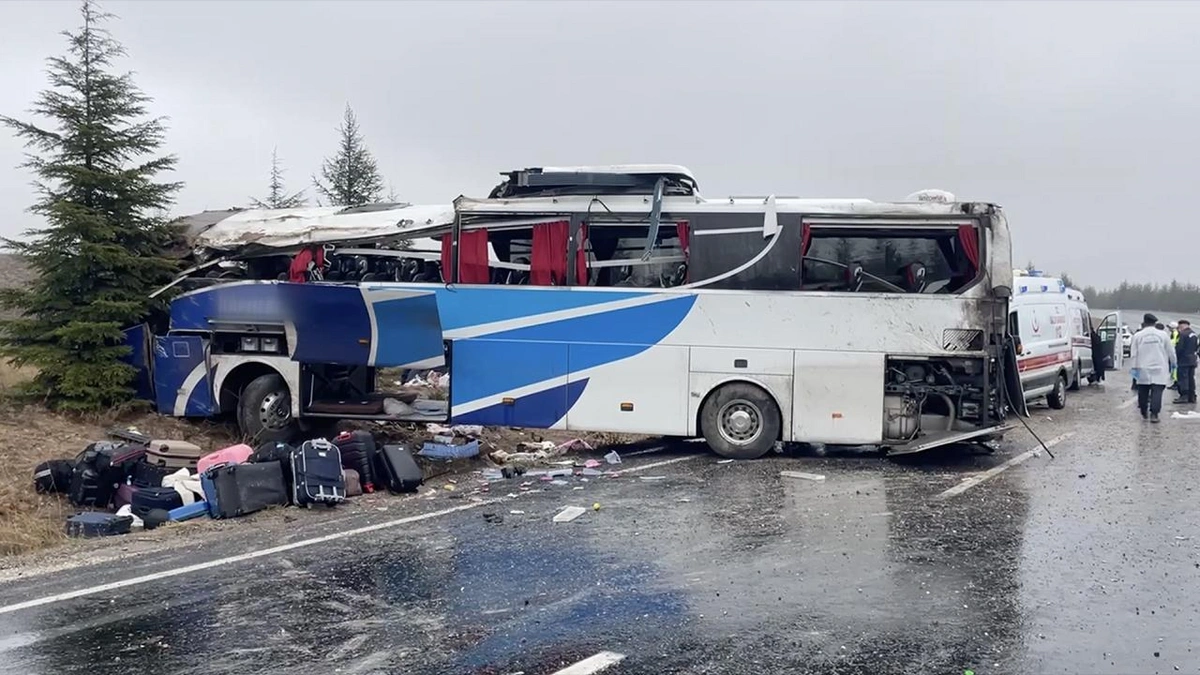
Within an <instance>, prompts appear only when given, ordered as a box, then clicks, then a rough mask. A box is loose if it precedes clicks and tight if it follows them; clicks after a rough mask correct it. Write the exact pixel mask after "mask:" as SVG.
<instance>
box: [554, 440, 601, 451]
mask: <svg viewBox="0 0 1200 675" xmlns="http://www.w3.org/2000/svg"><path fill="white" fill-rule="evenodd" d="M554 450H555V451H556V452H558V454H560V455H561V454H565V453H567V452H591V451H592V446H590V445H588V442H587V441H585V440H583V439H582V438H572V439H571V440H569V441H567V442H565V443H559V444H558V445H556V446H554Z"/></svg>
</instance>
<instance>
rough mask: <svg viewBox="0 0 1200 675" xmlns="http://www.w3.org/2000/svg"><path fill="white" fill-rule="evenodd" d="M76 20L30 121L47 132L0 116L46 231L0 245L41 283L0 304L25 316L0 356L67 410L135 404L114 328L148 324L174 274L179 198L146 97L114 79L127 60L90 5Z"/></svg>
mask: <svg viewBox="0 0 1200 675" xmlns="http://www.w3.org/2000/svg"><path fill="white" fill-rule="evenodd" d="M81 13H82V16H83V23H82V26H81V27H80V28H79V30H78V32H74V33H73V32H69V31H67V32H64V33H63V35H64V36H65V37H66V38H67V40H68V43H69V45H70V46H69V50H68V51H67V53H66V54H65V55H63V56H59V57H54V58H51V59H49V60H48V64H49V65H48V69H47V73H48V76H49V81H50V86H49V88H47V89H46V90H45V91H43V92H42V93H41V94H40V95H39V97H38V98H37V100H36V101H35V102H34V105H33V108H32V110H31V111H30V112H31V113H32V114H34V115H36V116H37V117H40V118H44V119H45V120H47V122H48V123H49V125H48V126H37V124H35V123H34V122H25V121H20V120H17V119H14V118H12V117H7V116H0V123H3V124H4V125H6V126H8V127H10V128H11V129H13V130H14V132H15V133H16V135H17V136H18V137H19V138H22V139H23V140H24V141H25V143H26V147H28V148H30V152H29V154H28V155H27V157H26V161H25V162H24V164H23V165H22V166H23V167H26V168H29V169H30V170H32V172H33V173H34V174H35V176H36V181H35V183H34V185H35V187H36V190H37V194H38V198H37V201H36V202H35V203H34V204H33V206H32V207H31V208H30V211H31V212H32V213H34V214H37V215H39V216H41V217H43V218H44V219H45V221H46V225H45V227H42V228H40V229H31V230H27V231H26V232H25V233H24V234H25V239H24V240H23V241H13V240H5V241H4V244H5V245H6V246H7V247H8V248H10V249H12V250H14V251H15V252H16V253H17V254H18V255H19V256H20V257H21V258H23V259H24V261H25V262H26V263H27V264H28V265H29V266H31V267H32V268H33V269H34V270H35V271H36V272H37V273H38V278H37V280H36V281H35V282H34V283H33V284H31V285H30V286H28V287H26V288H24V289H12V290H9V291H7V292H5V293H4V294H3V295H2V296H0V304H2V305H3V306H4V307H7V308H8V309H12V310H16V311H17V312H18V313H20V314H21V318H18V319H16V320H11V321H7V322H4V324H3V325H0V356H3V357H8V358H11V359H12V360H13V361H14V362H15V363H17V364H18V365H31V366H34V367H35V368H36V369H37V373H38V374H37V376H36V378H35V379H34V381H33V382H32V383H31V385H30V393H33V392H36V393H37V394H38V395H39V396H41V397H44V400H45V401H46V403H47V404H48V405H50V406H51V407H54V408H58V409H66V410H90V409H98V408H104V407H109V406H112V405H114V404H117V403H119V402H121V401H123V400H126V399H128V398H129V397H130V396H131V394H132V392H133V390H132V388H131V387H130V386H129V383H130V381H131V379H132V377H133V375H134V373H135V370H134V368H133V367H131V366H129V365H127V364H124V363H121V362H120V361H119V359H120V357H122V356H123V355H125V354H127V353H128V352H129V348H128V347H126V346H125V345H124V344H123V337H124V336H123V335H122V332H121V330H122V328H124V327H127V326H130V325H134V324H136V323H138V322H139V321H141V320H142V319H143V318H144V317H145V316H146V314H147V312H148V311H149V309H150V308H151V301H150V300H149V299H148V298H147V297H146V296H147V294H148V293H149V292H150V291H151V290H153V289H154V288H155V287H157V286H159V285H161V284H163V283H165V282H167V281H169V280H170V279H171V278H172V277H173V275H174V272H175V265H174V263H172V262H170V261H169V260H167V259H166V258H163V257H161V254H162V252H163V251H164V249H165V248H166V247H168V246H169V245H170V244H171V243H172V239H173V233H174V230H173V229H172V228H171V227H170V226H169V225H167V224H166V223H165V221H164V219H163V217H162V215H163V214H164V213H165V210H166V209H167V207H168V206H169V205H170V204H171V203H172V196H173V194H174V193H175V192H176V191H177V190H178V189H179V188H180V184H179V183H162V182H156V181H155V176H156V175H157V174H159V173H160V172H163V171H169V170H171V169H172V168H173V167H174V165H175V158H174V157H173V156H170V155H166V156H154V155H155V154H156V153H157V151H158V149H159V148H160V146H161V145H162V143H163V137H164V134H165V127H164V125H163V120H162V119H161V118H147V117H146V116H145V112H146V104H147V103H149V102H150V98H149V97H147V96H146V95H144V94H143V93H142V92H141V91H140V90H139V89H138V88H137V87H136V86H135V85H134V83H133V80H132V77H131V76H130V75H129V74H128V73H125V74H116V73H114V72H113V70H112V66H113V61H114V60H116V59H117V58H118V57H121V56H123V55H124V50H123V48H122V47H121V45H120V44H119V43H118V42H116V41H115V40H113V39H112V37H110V35H109V33H108V32H107V31H106V30H104V29H103V28H102V27H101V25H102V24H103V23H104V22H105V20H106V19H108V18H110V17H109V15H107V14H104V13H102V12H101V11H100V10H99V9H98V8H97V7H96V6H95V5H94V4H93V3H92V2H89V1H87V0H85V1H84V2H83V3H82V6H81Z"/></svg>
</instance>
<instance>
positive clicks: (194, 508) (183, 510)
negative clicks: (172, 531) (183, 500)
mask: <svg viewBox="0 0 1200 675" xmlns="http://www.w3.org/2000/svg"><path fill="white" fill-rule="evenodd" d="M206 515H208V502H205V501H198V502H192V503H191V504H188V505H186V506H180V507H178V508H174V509H171V511H170V512H169V513H168V514H167V519H168V520H170V521H171V522H175V523H180V522H183V521H185V520H191V519H192V518H199V517H200V516H206Z"/></svg>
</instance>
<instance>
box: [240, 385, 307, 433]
mask: <svg viewBox="0 0 1200 675" xmlns="http://www.w3.org/2000/svg"><path fill="white" fill-rule="evenodd" d="M238 426H240V427H241V428H242V433H243V434H245V435H246V436H247V437H249V438H251V439H253V440H254V442H255V443H270V442H277V441H282V442H287V441H290V440H292V438H294V437H295V436H296V433H297V432H298V431H299V428H300V425H299V424H298V423H297V422H296V419H295V418H294V417H292V396H291V393H290V392H289V391H288V386H287V383H286V382H284V381H283V378H282V377H280V376H279V375H275V374H271V375H260V376H258V377H257V378H255V379H254V380H253V381H251V382H250V384H248V385H246V388H245V389H243V390H242V397H241V400H240V401H239V402H238Z"/></svg>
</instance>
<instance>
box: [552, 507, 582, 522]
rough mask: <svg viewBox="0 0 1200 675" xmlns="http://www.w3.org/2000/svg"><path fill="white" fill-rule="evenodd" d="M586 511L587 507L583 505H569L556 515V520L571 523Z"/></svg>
mask: <svg viewBox="0 0 1200 675" xmlns="http://www.w3.org/2000/svg"><path fill="white" fill-rule="evenodd" d="M585 511H586V509H584V508H583V507H582V506H568V507H566V508H564V509H563V510H562V511H559V512H558V514H557V515H555V516H554V522H556V523H569V522H571V521H572V520H575V519H576V518H578V517H579V516H582V515H583V514H584V512H585Z"/></svg>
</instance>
